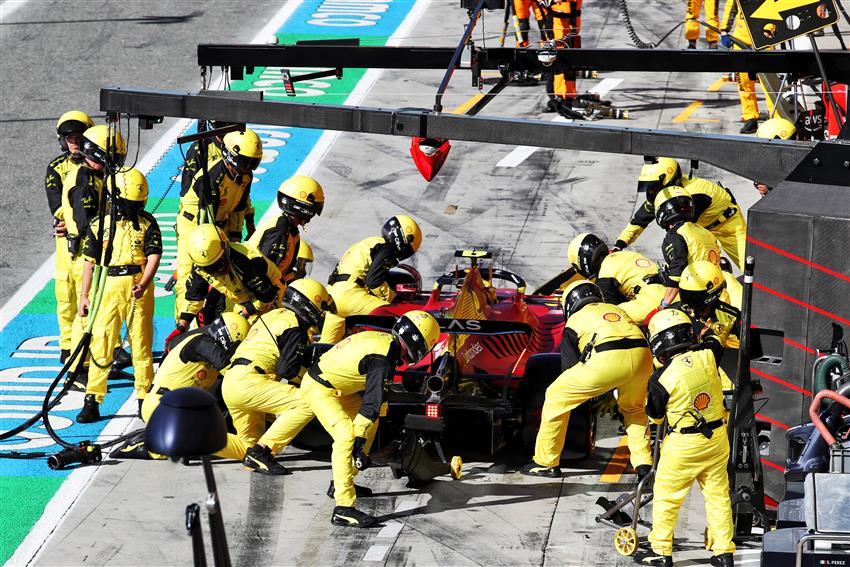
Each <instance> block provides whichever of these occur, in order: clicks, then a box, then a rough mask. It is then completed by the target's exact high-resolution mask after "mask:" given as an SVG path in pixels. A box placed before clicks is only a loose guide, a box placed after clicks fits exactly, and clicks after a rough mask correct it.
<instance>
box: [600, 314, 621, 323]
mask: <svg viewBox="0 0 850 567" xmlns="http://www.w3.org/2000/svg"><path fill="white" fill-rule="evenodd" d="M602 318H603V319H605V320H606V321H608V322H609V323H616V322H617V321H619V320H620V319H622V317H620V316H619V315H617V314H616V313H606V314H605V315H603V316H602Z"/></svg>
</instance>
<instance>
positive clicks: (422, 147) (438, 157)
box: [410, 138, 452, 181]
mask: <svg viewBox="0 0 850 567" xmlns="http://www.w3.org/2000/svg"><path fill="white" fill-rule="evenodd" d="M451 149H452V146H451V144H450V143H449V141H448V140H440V139H436V138H413V139H411V140H410V155H411V156H413V163H414V165H416V169H418V170H419V173H421V174H422V177H424V178H425V181H431V180H432V179H434V178H435V177H436V176H437V174H438V173H439V172H440V169H441V168H442V167H443V164H444V163H445V162H446V158H447V157H449V150H451Z"/></svg>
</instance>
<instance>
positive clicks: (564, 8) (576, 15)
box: [546, 0, 582, 118]
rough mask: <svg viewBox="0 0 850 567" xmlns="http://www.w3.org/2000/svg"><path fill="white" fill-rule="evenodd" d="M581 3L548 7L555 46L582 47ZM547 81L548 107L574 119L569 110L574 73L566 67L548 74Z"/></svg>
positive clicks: (573, 93) (574, 0)
mask: <svg viewBox="0 0 850 567" xmlns="http://www.w3.org/2000/svg"><path fill="white" fill-rule="evenodd" d="M581 3H582V0H567V1H565V2H554V3H553V4H551V6H550V7H549V14H548V15H549V17H550V18H551V21H552V37H553V38H554V41H555V45H556V47H557V46H559V45H558V44H559V43H560V44H561V45H560V47H568V48H570V49H578V48H580V47H581ZM548 76H549V79H547V81H546V93H547V94H548V95H549V108H550V110H553V111H555V112H558V113H560V114H562V115H564V116H566V117H567V118H574V117H575V115H574V114H573V113H572V112H571V111H570V109H571V108H572V106H573V103H574V102H575V99H576V72H575V70H574V69H567V70H566V71H564V72H561V73H549V75H548Z"/></svg>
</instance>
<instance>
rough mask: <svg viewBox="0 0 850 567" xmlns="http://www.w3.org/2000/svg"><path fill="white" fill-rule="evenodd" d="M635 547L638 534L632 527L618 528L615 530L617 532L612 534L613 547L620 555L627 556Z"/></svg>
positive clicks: (632, 552)
mask: <svg viewBox="0 0 850 567" xmlns="http://www.w3.org/2000/svg"><path fill="white" fill-rule="evenodd" d="M637 547H638V535H637V532H636V531H635V530H634V529H633V528H631V527H625V528H620V529H619V530H617V533H615V534H614V549H616V550H617V553H619V554H620V555H625V556H626V557H628V556H629V555H632V554H634V552H635V551H637Z"/></svg>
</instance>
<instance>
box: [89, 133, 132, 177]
mask: <svg viewBox="0 0 850 567" xmlns="http://www.w3.org/2000/svg"><path fill="white" fill-rule="evenodd" d="M114 132H115V134H114V136H112V139H110V134H109V126H106V125H104V124H99V125H97V126H92V127H91V128H89V129H88V130H86V131H85V132H83V144H82V146H81V147H80V153H81V154H83V156H84V157H87V158H88V159H90V160H92V161H95V162H97V163H99V164H101V165H104V166H106V165H109V166H111V167H115V168H118V167H121V166H122V165H124V158H126V157H127V143H126V142H124V137H123V136H122V135H121V132H119V131H118V130H115V131H114ZM110 150H112V151H114V152H115V154H114V156H115V157H114V160H110V159H109V158H110V155H109V154H110Z"/></svg>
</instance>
